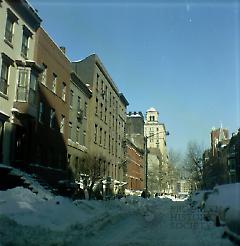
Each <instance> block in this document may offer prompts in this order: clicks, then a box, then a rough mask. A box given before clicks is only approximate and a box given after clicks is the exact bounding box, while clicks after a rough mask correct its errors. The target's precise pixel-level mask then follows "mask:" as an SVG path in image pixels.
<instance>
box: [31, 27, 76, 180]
mask: <svg viewBox="0 0 240 246" xmlns="http://www.w3.org/2000/svg"><path fill="white" fill-rule="evenodd" d="M34 59H35V61H36V62H37V64H39V66H41V67H42V73H41V77H40V79H39V99H38V120H37V124H36V136H35V138H36V144H35V145H36V158H35V161H34V163H36V164H38V165H37V167H38V169H41V171H40V172H41V173H44V172H45V171H44V170H45V169H46V168H48V167H50V168H51V171H52V172H53V173H56V174H59V175H54V176H55V177H57V176H59V178H60V176H61V178H63V177H62V176H64V174H65V173H66V172H68V171H69V174H70V171H71V170H70V168H69V166H66V163H67V145H68V126H69V96H70V95H69V92H70V89H69V88H70V73H71V63H70V61H69V60H68V59H67V57H66V56H65V54H64V52H63V51H62V50H61V49H60V48H59V47H58V46H57V45H56V44H55V43H54V41H53V40H52V39H51V38H50V37H49V35H48V34H47V33H46V32H45V31H44V30H43V29H42V28H39V29H38V31H37V32H36V51H35V55H34ZM37 167H36V168H37ZM48 172H50V171H49V168H48Z"/></svg>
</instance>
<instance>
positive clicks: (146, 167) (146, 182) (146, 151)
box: [144, 136, 148, 191]
mask: <svg viewBox="0 0 240 246" xmlns="http://www.w3.org/2000/svg"><path fill="white" fill-rule="evenodd" d="M147 140H148V137H147V136H146V137H144V148H145V151H144V152H145V189H146V191H148V148H147Z"/></svg>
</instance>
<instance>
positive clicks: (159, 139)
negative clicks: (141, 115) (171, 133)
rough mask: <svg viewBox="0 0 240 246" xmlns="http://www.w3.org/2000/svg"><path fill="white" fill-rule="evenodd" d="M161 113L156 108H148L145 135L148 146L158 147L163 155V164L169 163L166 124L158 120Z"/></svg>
mask: <svg viewBox="0 0 240 246" xmlns="http://www.w3.org/2000/svg"><path fill="white" fill-rule="evenodd" d="M158 117H159V113H158V111H157V110H156V109H155V108H150V109H148V110H147V113H146V118H145V125H144V135H145V136H146V137H147V146H148V148H149V149H158V150H160V152H161V155H162V163H163V165H167V163H168V154H167V143H166V135H167V131H166V128H165V125H164V124H163V123H160V122H159V121H158Z"/></svg>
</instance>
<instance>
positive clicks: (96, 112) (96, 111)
mask: <svg viewBox="0 0 240 246" xmlns="http://www.w3.org/2000/svg"><path fill="white" fill-rule="evenodd" d="M95 109H96V110H95V114H96V115H97V114H98V99H97V98H96V107H95Z"/></svg>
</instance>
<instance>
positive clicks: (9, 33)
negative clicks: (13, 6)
mask: <svg viewBox="0 0 240 246" xmlns="http://www.w3.org/2000/svg"><path fill="white" fill-rule="evenodd" d="M17 20H18V18H17V17H16V16H15V15H14V13H12V12H11V11H10V9H8V15H7V21H6V28H5V40H6V41H7V42H9V43H12V41H13V33H14V23H15V22H17Z"/></svg>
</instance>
